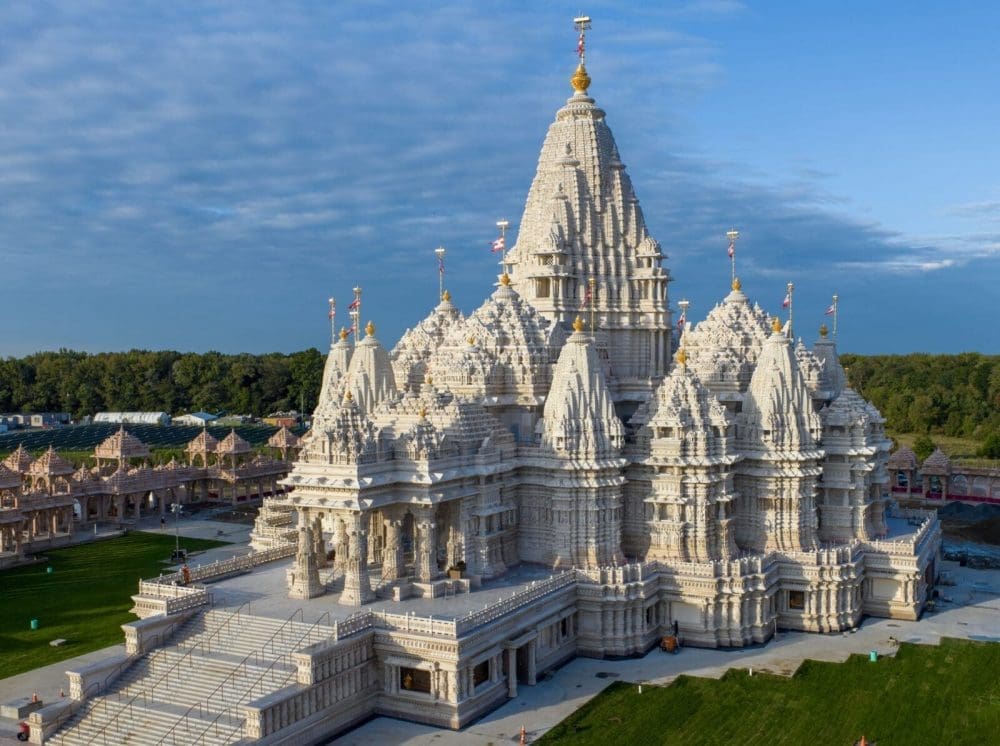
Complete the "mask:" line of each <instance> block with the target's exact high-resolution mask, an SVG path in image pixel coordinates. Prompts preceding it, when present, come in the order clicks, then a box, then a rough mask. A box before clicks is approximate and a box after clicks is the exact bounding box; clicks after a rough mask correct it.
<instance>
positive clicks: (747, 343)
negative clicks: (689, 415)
mask: <svg viewBox="0 0 1000 746" xmlns="http://www.w3.org/2000/svg"><path fill="white" fill-rule="evenodd" d="M770 334H771V324H770V322H769V321H768V317H767V314H766V313H764V310H763V309H762V308H761V307H760V306H758V305H756V304H754V305H751V304H750V301H749V299H748V298H747V296H746V295H745V294H744V293H743V291H742V290H740V289H734V290H733V291H732V292H730V293H729V295H727V296H726V297H725V298H724V299H723V301H722V302H721V303H718V304H717V305H716V306H715V308H713V309H712V310H711V311H710V312H709V314H708V315H707V316H706V317H705V319H704V320H702V321H701V322H699V323H698V324H697V325H696V326H695V327H693V328H691V329H688V330H686V331H685V332H684V335H683V344H684V349H685V350H686V351H687V356H688V365H689V366H690V367H691V369H692V370H693V371H694V373H695V374H696V375H697V376H698V378H699V379H700V380H701V381H702V382H703V383H704V384H705V385H706V386H707V387H708V388H709V389H710V390H711V391H712V392H714V393H715V394H716V395H717V396H723V397H727V398H731V397H733V396H736V397H737V398H738V396H739V394H741V393H742V392H744V391H746V389H747V386H749V385H750V378H751V376H752V375H753V370H754V366H755V365H756V363H757V358H758V356H759V355H760V351H761V349H762V348H763V347H764V342H765V341H766V340H767V339H768V337H769V335H770Z"/></svg>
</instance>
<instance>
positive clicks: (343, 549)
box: [333, 516, 349, 572]
mask: <svg viewBox="0 0 1000 746" xmlns="http://www.w3.org/2000/svg"><path fill="white" fill-rule="evenodd" d="M348 550H349V539H348V536H347V524H346V523H345V521H344V517H343V516H339V517H338V518H337V528H336V533H335V538H334V541H333V551H334V557H333V569H334V570H335V571H339V572H343V571H344V568H345V567H346V566H347V553H348Z"/></svg>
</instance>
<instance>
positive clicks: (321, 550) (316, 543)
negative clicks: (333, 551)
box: [312, 515, 326, 568]
mask: <svg viewBox="0 0 1000 746" xmlns="http://www.w3.org/2000/svg"><path fill="white" fill-rule="evenodd" d="M312 535H313V553H314V554H315V562H316V567H317V568H323V567H326V541H325V540H324V539H323V517H322V516H321V515H317V516H316V519H315V520H314V521H313V522H312Z"/></svg>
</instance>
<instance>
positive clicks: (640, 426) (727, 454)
mask: <svg viewBox="0 0 1000 746" xmlns="http://www.w3.org/2000/svg"><path fill="white" fill-rule="evenodd" d="M732 424H733V417H732V415H730V414H729V412H728V410H727V409H726V408H725V407H724V406H723V405H722V404H721V403H720V402H719V400H718V399H716V397H715V396H714V395H713V394H712V392H711V391H709V390H708V389H707V388H706V387H705V385H704V384H702V382H701V381H700V380H698V377H697V376H696V375H695V374H694V373H693V372H692V371H691V369H690V368H689V367H688V366H686V365H676V366H675V367H674V369H673V371H672V372H671V374H670V375H669V376H667V377H666V378H664V379H663V382H662V383H661V384H660V385H659V386H658V387H657V389H656V392H655V393H654V394H653V398H652V399H651V400H650V401H649V402H648V403H646V404H644V405H642V406H641V407H640V408H639V409H638V410H637V411H636V413H635V415H633V417H632V419H631V420H630V421H629V425H630V426H631V427H633V428H636V433H635V443H636V450H637V451H638V455H640V456H641V455H648V452H649V451H650V448H651V445H652V444H653V442H654V441H655V442H656V444H657V447H656V450H657V455H658V456H661V457H663V456H669V457H672V458H678V459H682V460H689V459H694V458H702V459H705V458H709V459H712V458H715V459H727V458H728V459H730V460H732V461H735V457H734V456H733V453H732V450H733V443H732V435H731V426H732Z"/></svg>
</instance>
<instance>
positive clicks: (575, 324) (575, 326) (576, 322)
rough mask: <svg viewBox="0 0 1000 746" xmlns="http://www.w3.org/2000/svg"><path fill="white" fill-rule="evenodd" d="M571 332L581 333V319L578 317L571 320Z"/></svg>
mask: <svg viewBox="0 0 1000 746" xmlns="http://www.w3.org/2000/svg"><path fill="white" fill-rule="evenodd" d="M573 331H575V332H582V331H583V319H581V318H580V317H579V316H577V317H576V318H575V319H574V320H573Z"/></svg>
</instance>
